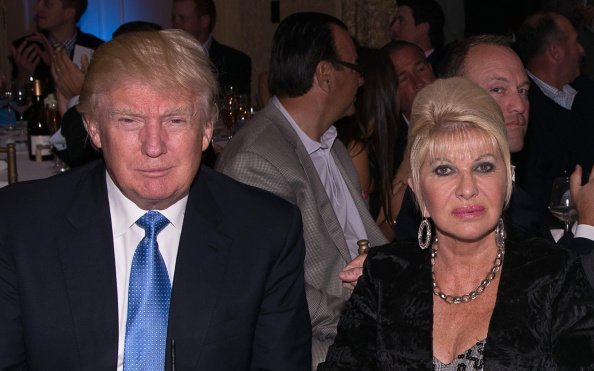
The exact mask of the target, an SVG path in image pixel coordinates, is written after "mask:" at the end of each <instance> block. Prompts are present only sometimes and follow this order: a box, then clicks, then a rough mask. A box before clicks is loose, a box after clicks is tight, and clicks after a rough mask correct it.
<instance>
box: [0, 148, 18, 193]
mask: <svg viewBox="0 0 594 371" xmlns="http://www.w3.org/2000/svg"><path fill="white" fill-rule="evenodd" d="M0 153H6V162H7V164H8V169H7V170H8V184H12V183H16V182H17V180H18V176H17V158H16V148H15V145H14V143H8V144H7V145H6V147H0Z"/></svg>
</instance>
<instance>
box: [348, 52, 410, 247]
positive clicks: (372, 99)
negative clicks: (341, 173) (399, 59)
mask: <svg viewBox="0 0 594 371" xmlns="http://www.w3.org/2000/svg"><path fill="white" fill-rule="evenodd" d="M357 53H358V56H359V66H360V68H361V69H362V72H363V74H364V76H365V83H364V85H363V86H362V87H361V88H360V90H359V92H358V94H357V101H356V102H355V107H356V113H355V115H353V116H351V117H347V118H345V119H342V120H341V121H339V122H338V123H337V124H336V128H337V130H338V138H339V139H340V140H341V141H342V142H343V143H344V145H345V146H346V147H347V150H348V151H349V154H350V156H351V159H352V160H353V164H354V165H355V169H356V170H357V173H358V175H359V180H360V183H361V190H362V195H363V198H365V199H368V200H369V211H370V212H371V215H372V216H373V217H374V218H375V219H376V222H377V224H378V225H379V226H380V228H381V229H382V232H384V234H385V235H386V237H387V238H388V240H392V239H393V237H394V231H393V219H394V218H393V217H392V215H395V214H394V213H393V212H395V213H397V212H396V210H393V206H392V204H391V196H392V178H393V175H394V170H395V169H396V168H397V167H398V164H395V163H394V156H395V155H394V154H395V143H396V136H397V135H398V133H397V123H398V121H397V120H398V119H399V117H400V115H399V109H398V100H397V95H396V91H397V89H398V78H397V77H396V75H395V73H394V67H393V66H392V62H391V61H390V58H389V56H388V55H387V53H386V52H385V51H383V50H380V49H372V48H359V49H358V51H357Z"/></svg>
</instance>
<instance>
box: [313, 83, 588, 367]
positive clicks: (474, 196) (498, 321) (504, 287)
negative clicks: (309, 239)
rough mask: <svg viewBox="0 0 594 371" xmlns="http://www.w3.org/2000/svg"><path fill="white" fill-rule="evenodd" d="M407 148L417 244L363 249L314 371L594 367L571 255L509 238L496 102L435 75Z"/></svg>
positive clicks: (583, 288)
mask: <svg viewBox="0 0 594 371" xmlns="http://www.w3.org/2000/svg"><path fill="white" fill-rule="evenodd" d="M408 143H409V145H410V147H409V148H410V164H411V174H412V176H411V178H409V185H410V186H411V188H412V189H413V191H414V194H415V196H416V199H417V203H418V206H419V208H420V210H421V213H422V215H423V218H424V220H423V221H422V222H421V225H420V227H419V241H418V243H404V242H402V243H393V244H389V245H385V246H383V247H376V248H372V249H371V251H370V253H369V256H368V257H367V260H366V262H365V265H364V268H363V276H362V277H361V278H360V279H359V282H358V284H357V286H356V288H355V291H354V292H353V295H352V296H351V299H350V300H349V301H348V302H347V304H346V307H345V310H344V312H343V314H342V317H341V320H340V322H339V324H338V335H337V337H336V339H335V342H334V345H332V346H331V348H330V350H329V352H328V356H327V359H326V362H325V363H324V364H322V365H320V367H319V368H318V370H400V369H407V370H409V369H414V370H430V369H434V370H459V369H473V370H528V369H530V370H558V369H563V370H577V369H592V368H593V367H594V301H593V299H592V297H591V290H592V289H591V287H590V286H589V283H588V282H587V280H586V278H585V274H584V271H583V268H582V264H581V261H580V259H579V258H578V257H577V256H575V255H574V254H573V253H572V252H570V251H569V250H565V249H562V248H560V247H557V246H555V245H553V244H551V243H549V242H548V241H546V240H544V239H539V238H532V239H527V240H522V241H519V240H518V241H516V240H510V239H507V238H506V233H505V223H504V221H503V220H502V219H501V215H502V212H503V209H504V207H505V206H506V205H507V203H508V201H509V198H510V195H511V189H512V181H511V164H510V155H509V149H508V145H507V141H506V134H505V125H504V121H503V117H502V115H501V111H500V109H499V108H498V106H497V104H496V103H495V101H494V100H493V99H492V98H491V97H490V96H489V95H488V94H487V93H486V92H485V91H484V90H483V89H481V88H480V87H478V86H477V85H475V84H474V83H472V82H470V81H468V80H465V79H462V78H452V79H446V80H437V81H436V82H435V83H433V84H431V85H428V86H427V87H426V88H425V89H423V90H422V91H421V92H420V93H419V94H418V95H417V97H416V99H415V102H414V104H413V109H412V115H411V126H410V129H409V138H408ZM431 221H433V224H434V227H435V233H432V232H431V230H432V226H431V224H432V223H431ZM433 236H435V237H433Z"/></svg>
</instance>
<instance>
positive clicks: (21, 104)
mask: <svg viewBox="0 0 594 371" xmlns="http://www.w3.org/2000/svg"><path fill="white" fill-rule="evenodd" d="M31 104H32V102H31V89H28V88H26V87H25V86H16V87H15V88H14V90H13V93H12V100H11V106H12V108H14V109H15V110H16V111H17V112H18V113H19V121H21V120H24V119H25V118H24V117H23V113H25V111H26V110H27V108H29V107H31Z"/></svg>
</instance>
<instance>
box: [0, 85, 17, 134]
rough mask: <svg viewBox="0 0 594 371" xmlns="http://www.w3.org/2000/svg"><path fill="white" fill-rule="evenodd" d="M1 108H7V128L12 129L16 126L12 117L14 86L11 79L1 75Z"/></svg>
mask: <svg viewBox="0 0 594 371" xmlns="http://www.w3.org/2000/svg"><path fill="white" fill-rule="evenodd" d="M0 77H1V78H0V110H4V109H6V110H7V112H8V115H7V116H8V118H9V119H8V120H9V121H8V125H7V126H6V128H7V129H8V130H12V129H14V127H15V123H14V122H13V121H12V120H11V119H10V118H11V117H12V115H13V113H12V87H11V85H10V81H9V80H7V79H5V78H4V77H3V76H0Z"/></svg>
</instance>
